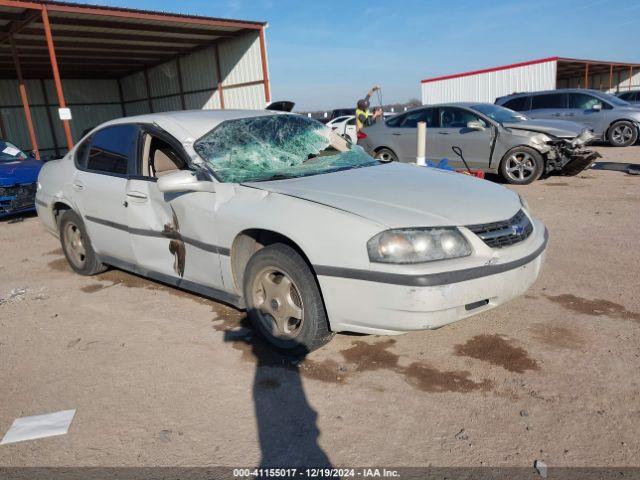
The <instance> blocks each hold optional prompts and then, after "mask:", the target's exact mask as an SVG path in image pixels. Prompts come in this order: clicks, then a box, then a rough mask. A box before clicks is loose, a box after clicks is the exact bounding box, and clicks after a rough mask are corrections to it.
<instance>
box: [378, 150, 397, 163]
mask: <svg viewBox="0 0 640 480" xmlns="http://www.w3.org/2000/svg"><path fill="white" fill-rule="evenodd" d="M376 160H380V161H381V162H393V161H394V160H395V158H394V157H393V155H391V154H390V153H389V152H380V153H378V154H377V155H376Z"/></svg>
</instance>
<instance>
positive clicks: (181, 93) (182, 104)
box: [176, 57, 187, 110]
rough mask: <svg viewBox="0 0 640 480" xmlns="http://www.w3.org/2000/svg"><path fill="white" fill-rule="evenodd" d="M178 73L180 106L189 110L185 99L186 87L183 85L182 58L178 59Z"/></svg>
mask: <svg viewBox="0 0 640 480" xmlns="http://www.w3.org/2000/svg"><path fill="white" fill-rule="evenodd" d="M176 71H177V72H178V91H179V92H180V105H181V106H182V110H186V109H187V103H186V102H185V99H184V87H183V85H182V67H181V66H180V57H178V58H176Z"/></svg>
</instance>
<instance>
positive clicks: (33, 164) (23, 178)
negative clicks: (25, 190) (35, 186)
mask: <svg viewBox="0 0 640 480" xmlns="http://www.w3.org/2000/svg"><path fill="white" fill-rule="evenodd" d="M41 168H42V162H40V161H38V160H31V159H28V160H15V161H10V162H4V161H3V162H0V186H8V185H15V184H17V183H33V182H35V181H36V180H38V173H39V172H40V169H41Z"/></svg>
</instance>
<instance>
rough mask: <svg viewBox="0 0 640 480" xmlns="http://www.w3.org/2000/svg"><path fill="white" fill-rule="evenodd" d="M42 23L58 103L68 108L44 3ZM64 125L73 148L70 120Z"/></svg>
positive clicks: (68, 141) (68, 144)
mask: <svg viewBox="0 0 640 480" xmlns="http://www.w3.org/2000/svg"><path fill="white" fill-rule="evenodd" d="M42 25H43V26H44V36H45V38H46V40H47V48H48V49H49V60H50V61H51V70H52V72H53V82H54V83H55V85H56V92H57V94H58V105H59V106H60V108H67V103H66V102H65V100H64V92H63V90H62V81H61V80H60V71H59V70H58V60H57V58H56V49H55V47H54V45H53V35H52V34H51V24H50V23H49V13H48V12H47V7H46V6H44V5H42ZM62 126H63V127H64V135H65V137H66V139H67V149H68V150H71V149H72V148H73V138H72V137H71V127H70V126H69V120H62Z"/></svg>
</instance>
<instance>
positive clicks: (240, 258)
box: [230, 228, 322, 294]
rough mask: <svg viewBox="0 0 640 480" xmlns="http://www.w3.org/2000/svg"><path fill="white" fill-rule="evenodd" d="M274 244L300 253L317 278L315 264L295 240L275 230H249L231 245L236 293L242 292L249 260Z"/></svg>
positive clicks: (231, 260)
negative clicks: (285, 246)
mask: <svg viewBox="0 0 640 480" xmlns="http://www.w3.org/2000/svg"><path fill="white" fill-rule="evenodd" d="M274 243H283V244H285V245H288V246H289V247H291V248H293V249H294V250H295V251H296V252H298V253H299V254H300V256H301V257H302V258H303V260H304V261H305V262H306V263H307V265H308V266H309V268H310V269H311V272H312V273H313V274H314V276H316V278H317V275H316V272H315V269H314V268H313V264H312V263H311V261H310V260H309V257H308V256H307V254H306V253H305V252H304V250H303V249H302V248H301V247H300V245H298V244H297V243H296V242H295V241H294V240H292V239H291V238H289V237H287V236H286V235H283V234H282V233H278V232H275V231H273V230H268V229H264V228H249V229H245V230H243V231H241V232H240V233H238V234H237V235H236V237H235V238H234V239H233V243H232V244H231V251H230V262H231V273H232V275H233V282H234V287H235V289H236V291H238V292H242V285H243V281H244V272H245V269H246V266H247V263H248V262H249V259H250V258H251V257H252V256H253V255H254V254H255V253H256V252H257V251H259V250H261V249H263V248H264V247H267V246H269V245H273V244H274ZM316 281H317V280H316ZM321 294H322V292H321Z"/></svg>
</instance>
